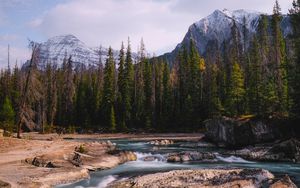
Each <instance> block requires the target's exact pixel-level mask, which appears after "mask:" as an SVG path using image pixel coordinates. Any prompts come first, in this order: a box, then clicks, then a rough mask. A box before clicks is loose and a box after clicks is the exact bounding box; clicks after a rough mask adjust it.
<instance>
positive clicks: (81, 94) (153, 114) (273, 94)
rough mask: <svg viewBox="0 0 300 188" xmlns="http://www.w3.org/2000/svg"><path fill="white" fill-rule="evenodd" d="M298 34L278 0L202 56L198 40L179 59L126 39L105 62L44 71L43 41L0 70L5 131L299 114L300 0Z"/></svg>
mask: <svg viewBox="0 0 300 188" xmlns="http://www.w3.org/2000/svg"><path fill="white" fill-rule="evenodd" d="M289 16H290V23H291V25H292V27H293V32H292V34H291V35H290V36H288V37H284V35H283V33H282V30H281V27H280V24H281V20H282V18H283V16H282V14H281V10H280V6H279V4H278V2H277V1H276V3H275V6H274V10H273V15H271V16H267V15H261V17H260V19H259V23H258V28H257V32H256V33H255V34H250V33H249V31H248V30H247V28H246V19H245V18H244V24H243V28H242V30H240V29H239V28H238V26H237V23H236V22H235V21H234V20H233V24H232V26H231V37H230V39H229V40H227V41H224V42H223V43H222V44H218V42H217V41H210V44H209V45H208V47H207V49H206V53H205V55H204V56H201V55H200V54H199V52H198V50H197V48H196V46H195V44H194V42H193V40H191V41H190V43H189V44H188V45H186V46H183V47H182V49H181V50H180V52H179V53H178V54H177V57H176V59H175V60H174V61H173V62H167V61H166V60H165V59H164V58H162V57H148V56H147V55H146V50H145V45H144V43H143V41H142V42H141V44H140V50H139V52H138V57H137V58H136V59H133V58H132V52H131V46H130V42H129V40H128V43H127V46H126V47H125V46H124V44H123V43H122V45H121V49H120V52H119V57H118V59H117V60H115V59H114V55H113V50H112V49H111V48H109V50H108V55H107V58H106V60H105V64H104V65H103V63H102V62H101V61H102V60H101V59H100V60H99V64H98V66H84V65H82V64H79V65H78V66H76V67H75V66H74V63H73V62H72V57H71V56H70V57H67V56H66V57H65V59H64V61H63V63H62V65H61V66H57V65H56V64H53V63H48V64H47V65H46V67H45V68H43V69H41V68H39V58H38V56H39V55H38V54H39V48H38V44H34V43H32V45H31V47H32V50H33V53H32V57H31V60H30V63H29V65H28V66H26V67H23V68H22V69H20V68H18V67H17V66H16V67H15V68H13V69H12V70H11V69H10V67H8V68H6V69H3V70H2V71H1V73H0V107H1V110H0V121H1V127H2V128H4V129H5V130H9V131H13V130H21V129H23V130H26V129H28V130H31V129H37V130H39V131H41V132H47V131H52V130H53V129H54V128H55V127H63V128H65V129H67V130H68V131H70V132H72V131H75V130H77V131H79V132H80V131H93V132H94V131H101V132H103V131H109V132H126V131H157V132H167V131H168V132H175V131H197V130H198V129H201V125H202V122H203V121H204V120H206V119H207V118H214V117H219V116H228V117H243V116H246V115H247V116H256V117H261V118H269V117H279V118H299V117H300V82H299V80H300V28H299V25H300V0H294V2H293V8H292V9H291V10H290V13H289Z"/></svg>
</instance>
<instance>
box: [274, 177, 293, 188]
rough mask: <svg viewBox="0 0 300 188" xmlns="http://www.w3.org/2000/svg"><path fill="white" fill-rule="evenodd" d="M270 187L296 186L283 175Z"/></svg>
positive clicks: (291, 187)
mask: <svg viewBox="0 0 300 188" xmlns="http://www.w3.org/2000/svg"><path fill="white" fill-rule="evenodd" d="M270 188H297V186H296V185H295V184H294V183H293V182H292V180H291V179H290V177H289V176H287V175H286V176H285V177H284V178H282V179H281V180H278V181H276V182H275V183H274V184H272V185H271V186H270Z"/></svg>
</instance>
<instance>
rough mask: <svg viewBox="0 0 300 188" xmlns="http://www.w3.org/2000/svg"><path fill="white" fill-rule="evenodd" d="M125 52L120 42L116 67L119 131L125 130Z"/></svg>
mask: <svg viewBox="0 0 300 188" xmlns="http://www.w3.org/2000/svg"><path fill="white" fill-rule="evenodd" d="M124 64H125V52H124V44H123V42H122V45H121V50H120V53H119V67H118V108H119V109H118V111H119V113H118V116H119V123H118V124H119V130H126V129H127V127H126V115H127V114H128V112H127V110H128V109H127V108H126V107H127V104H126V102H127V101H126V97H127V96H126V92H127V91H126V90H127V89H128V88H127V80H126V74H125V67H124V66H125V65H124Z"/></svg>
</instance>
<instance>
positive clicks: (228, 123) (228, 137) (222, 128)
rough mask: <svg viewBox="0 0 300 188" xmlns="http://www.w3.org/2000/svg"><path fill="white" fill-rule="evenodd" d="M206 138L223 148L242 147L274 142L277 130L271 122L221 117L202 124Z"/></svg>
mask: <svg viewBox="0 0 300 188" xmlns="http://www.w3.org/2000/svg"><path fill="white" fill-rule="evenodd" d="M204 124H205V127H206V130H207V131H206V134H205V136H206V138H207V139H208V140H210V141H212V142H214V143H216V144H218V145H224V146H225V147H242V146H248V145H254V144H257V143H264V142H270V141H274V140H275V139H276V138H277V137H278V128H277V127H276V126H275V125H273V124H272V123H271V122H264V121H262V120H257V119H243V120H240V119H233V118H226V117H221V118H217V119H210V120H206V121H205V122H204Z"/></svg>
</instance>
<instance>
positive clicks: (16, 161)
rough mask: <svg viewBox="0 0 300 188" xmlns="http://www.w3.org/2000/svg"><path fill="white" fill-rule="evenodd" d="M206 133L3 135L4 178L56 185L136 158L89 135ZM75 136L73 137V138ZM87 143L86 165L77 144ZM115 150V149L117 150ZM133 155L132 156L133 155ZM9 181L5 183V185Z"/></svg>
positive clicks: (14, 183)
mask: <svg viewBox="0 0 300 188" xmlns="http://www.w3.org/2000/svg"><path fill="white" fill-rule="evenodd" d="M202 136H203V135H202V134H145V135H143V134H139V135H134V134H101V135H100V134H93V135H78V134H70V135H60V136H59V135H57V134H46V135H42V134H37V133H28V134H23V139H16V138H5V137H3V138H0V169H1V170H0V180H1V181H3V182H7V183H8V186H7V187H9V185H10V186H11V187H52V186H54V185H58V184H64V183H70V182H74V181H78V180H81V179H85V178H88V177H89V170H97V169H110V168H113V167H116V166H117V165H119V164H122V163H124V162H126V161H129V160H133V158H134V157H132V155H131V154H129V155H128V153H126V152H120V151H115V148H113V147H114V146H113V145H112V144H111V143H109V144H107V143H100V144H99V143H97V142H96V143H90V144H87V143H86V142H84V141H81V140H85V141H86V140H89V139H132V140H139V139H148V140H155V139H168V138H170V137H172V139H173V140H188V141H192V140H193V141H197V140H199V139H201V138H202ZM69 140H72V141H69ZM80 146H83V148H85V149H84V150H87V153H85V154H82V155H80V157H81V160H83V161H84V164H85V165H84V166H83V165H80V164H76V163H74V161H75V162H77V163H80V161H78V160H77V161H76V160H75V159H74V156H75V154H76V153H74V152H76V149H75V148H77V149H78V148H79V147H80ZM114 151H115V152H114ZM130 158H131V159H130ZM4 184H5V183H3V185H4Z"/></svg>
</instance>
